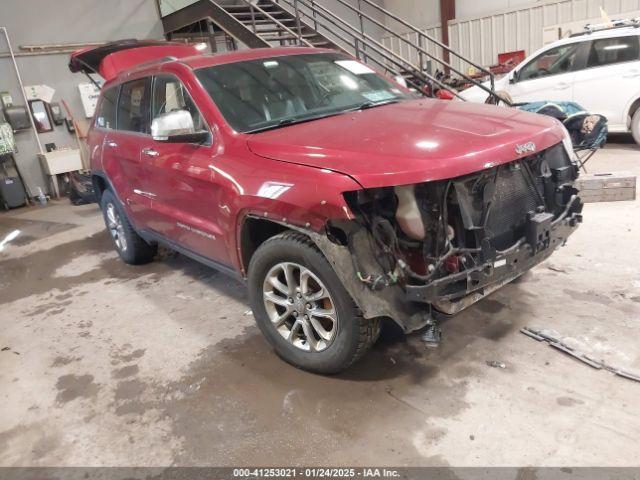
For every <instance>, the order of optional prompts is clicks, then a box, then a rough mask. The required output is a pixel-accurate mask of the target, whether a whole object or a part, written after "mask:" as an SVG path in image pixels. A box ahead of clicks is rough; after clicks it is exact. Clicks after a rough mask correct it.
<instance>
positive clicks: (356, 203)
mask: <svg viewBox="0 0 640 480" xmlns="http://www.w3.org/2000/svg"><path fill="white" fill-rule="evenodd" d="M577 176H578V168H577V166H576V165H575V164H574V163H573V162H572V161H571V159H570V158H569V156H568V155H567V153H566V151H565V150H564V147H563V145H562V144H558V145H556V146H554V147H551V148H549V149H547V150H545V151H543V152H540V153H537V154H535V155H532V156H530V157H526V158H523V159H520V160H517V161H514V162H511V163H509V164H506V165H501V166H498V167H494V168H491V169H487V170H484V171H482V172H478V173H475V174H472V175H467V176H464V177H460V178H455V179H451V180H446V181H438V182H430V183H423V184H417V185H411V186H403V187H395V188H383V189H375V190H364V191H359V192H353V193H351V194H347V195H346V197H347V201H348V202H349V205H350V207H351V208H352V210H353V211H354V212H355V213H356V217H357V224H358V228H359V229H361V230H364V231H366V232H367V236H368V237H369V242H368V248H366V247H365V244H364V243H363V242H362V241H360V242H359V244H358V243H357V242H356V240H357V235H356V234H355V233H350V234H348V238H349V241H348V243H349V248H350V251H351V257H352V261H353V266H354V270H355V271H356V272H357V276H358V279H359V280H360V281H361V282H362V283H364V284H365V285H366V286H367V287H368V288H369V289H371V290H383V289H386V288H399V289H401V291H402V296H403V298H404V301H405V302H411V303H414V304H430V305H432V306H433V307H435V308H436V309H438V310H440V311H443V312H444V313H448V314H453V313H457V312H458V311H460V310H462V309H463V308H466V307H467V306H469V305H470V304H472V303H474V302H475V301H477V300H479V299H480V298H482V297H483V296H485V295H487V294H488V293H490V292H491V291H493V290H495V289H496V288H499V287H500V286H502V285H504V284H505V283H507V282H509V281H511V280H513V279H514V278H516V277H518V276H519V275H521V274H522V273H524V272H526V271H527V270H529V269H530V268H532V267H533V266H535V265H536V264H538V263H540V262H542V261H543V260H545V259H546V258H548V257H549V255H551V253H552V252H553V251H554V250H555V249H556V248H557V247H559V246H561V245H563V244H564V243H565V242H566V240H567V238H568V237H569V236H570V235H571V233H572V232H573V231H574V230H575V229H576V228H577V227H578V224H579V223H580V222H581V221H582V215H581V212H582V202H581V201H580V198H579V197H578V195H577V194H578V192H577V190H576V189H575V188H574V187H573V183H574V181H575V179H576V178H577ZM363 247H365V248H363ZM365 250H368V251H365Z"/></svg>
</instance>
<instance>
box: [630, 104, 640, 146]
mask: <svg viewBox="0 0 640 480" xmlns="http://www.w3.org/2000/svg"><path fill="white" fill-rule="evenodd" d="M631 135H633V139H634V140H635V142H636V143H637V144H638V145H640V108H638V109H637V110H636V112H635V113H634V114H633V117H632V118H631Z"/></svg>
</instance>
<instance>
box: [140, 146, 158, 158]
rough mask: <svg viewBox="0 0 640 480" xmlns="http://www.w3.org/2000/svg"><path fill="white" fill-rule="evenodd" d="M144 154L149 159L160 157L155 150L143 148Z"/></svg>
mask: <svg viewBox="0 0 640 480" xmlns="http://www.w3.org/2000/svg"><path fill="white" fill-rule="evenodd" d="M142 153H143V154H145V155H146V156H148V157H157V156H158V155H160V154H159V153H158V152H156V151H155V150H154V149H153V148H143V149H142Z"/></svg>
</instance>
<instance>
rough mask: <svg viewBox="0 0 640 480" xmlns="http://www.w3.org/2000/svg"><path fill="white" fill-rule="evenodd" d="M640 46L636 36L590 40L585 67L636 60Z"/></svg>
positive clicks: (639, 54)
mask: <svg viewBox="0 0 640 480" xmlns="http://www.w3.org/2000/svg"><path fill="white" fill-rule="evenodd" d="M639 56H640V47H639V44H638V36H637V35H633V36H627V37H618V38H602V39H600V40H594V41H593V42H591V48H590V50H589V59H588V60H587V67H602V66H604V65H611V64H614V63H623V62H632V61H634V60H638V57H639Z"/></svg>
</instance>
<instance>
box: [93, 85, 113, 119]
mask: <svg viewBox="0 0 640 480" xmlns="http://www.w3.org/2000/svg"><path fill="white" fill-rule="evenodd" d="M117 101H118V87H112V88H110V89H108V90H105V91H104V92H103V93H102V100H100V106H99V107H98V112H97V113H96V126H97V127H100V128H116V103H117Z"/></svg>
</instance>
